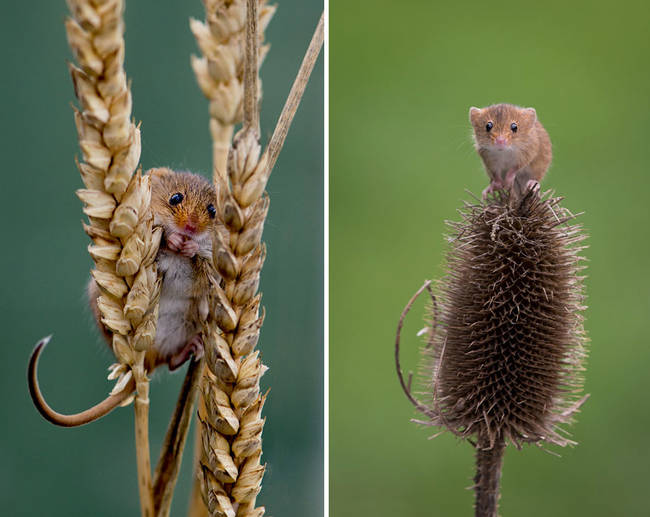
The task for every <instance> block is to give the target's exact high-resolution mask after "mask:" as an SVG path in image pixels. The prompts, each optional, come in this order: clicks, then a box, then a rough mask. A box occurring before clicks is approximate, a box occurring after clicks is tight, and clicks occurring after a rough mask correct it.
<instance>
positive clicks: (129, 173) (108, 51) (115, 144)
mask: <svg viewBox="0 0 650 517" xmlns="http://www.w3.org/2000/svg"><path fill="white" fill-rule="evenodd" d="M68 5H69V7H70V11H71V13H72V16H71V17H69V18H68V19H67V20H66V22H65V26H66V31H67V35H68V42H69V44H70V48H71V49H72V52H73V54H74V56H75V58H76V61H77V65H74V64H70V73H71V74H72V80H73V83H74V90H75V94H76V96H77V99H78V100H79V105H80V109H79V110H75V122H76V126H77V133H78V137H79V146H80V148H81V153H82V158H83V161H82V162H79V163H78V164H77V165H78V167H79V171H80V173H81V177H82V180H83V182H84V185H85V187H86V188H85V189H81V190H78V191H77V195H78V196H79V198H80V199H81V201H83V203H84V209H83V211H84V213H85V214H86V215H87V216H88V224H84V229H85V231H86V233H87V234H88V235H89V236H90V238H91V239H92V241H93V242H92V244H91V245H90V246H89V247H88V251H89V253H90V255H91V257H92V258H93V260H94V262H95V268H94V269H93V271H92V272H91V274H92V276H93V278H94V279H95V281H96V282H97V285H98V286H99V289H100V293H101V294H100V296H99V298H98V301H97V305H98V307H99V310H100V312H101V315H102V322H103V323H104V325H106V327H107V328H109V329H110V330H111V332H112V333H113V343H112V345H113V351H114V353H115V357H116V358H117V360H118V361H119V363H117V364H115V365H113V366H112V367H111V374H110V375H109V379H117V383H116V385H115V387H114V388H113V391H112V393H119V392H120V391H121V390H123V389H124V388H125V387H126V386H127V385H128V384H129V382H130V381H131V380H132V379H133V380H135V385H136V395H135V404H134V405H135V434H136V450H137V464H138V482H139V488H140V500H141V510H142V515H146V516H152V515H153V498H152V486H151V465H150V456H149V432H148V414H149V379H148V378H147V372H146V370H145V368H144V356H145V351H146V350H147V349H148V348H149V347H150V346H151V345H152V343H153V340H154V338H155V333H156V323H157V316H158V297H159V292H160V284H159V281H158V279H157V273H156V266H155V263H154V259H155V257H156V253H157V251H158V246H159V244H160V238H161V233H162V232H161V230H160V229H155V230H154V228H153V216H152V213H151V210H150V206H149V205H150V200H151V190H150V185H149V178H148V177H146V176H142V175H141V173H140V172H139V171H138V172H137V173H135V170H136V168H137V166H138V162H139V160H140V130H139V128H138V127H136V126H135V124H134V123H133V121H132V120H131V92H130V89H129V85H128V84H127V81H126V74H125V72H124V66H123V63H124V37H123V33H124V21H123V11H124V2H123V0H93V1H90V0H69V1H68Z"/></svg>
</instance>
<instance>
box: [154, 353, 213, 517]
mask: <svg viewBox="0 0 650 517" xmlns="http://www.w3.org/2000/svg"><path fill="white" fill-rule="evenodd" d="M203 366H204V361H200V362H197V361H192V362H191V363H190V365H189V367H188V370H187V375H186V376H185V381H184V383H183V387H182V388H181V391H180V394H179V396H178V401H177V403H176V409H175V411H174V415H173V416H172V418H171V421H170V422H169V426H168V428H167V434H166V436H165V442H164V443H163V447H162V449H161V453H160V459H159V460H158V465H157V466H156V472H155V475H154V489H153V492H154V506H155V510H156V513H155V514H156V515H157V516H160V517H166V516H168V515H169V512H170V510H171V503H172V497H173V495H174V487H175V486H176V480H177V479H178V472H179V469H180V465H181V460H182V458H183V450H184V448H185V442H186V440H187V433H188V431H189V427H190V421H191V418H192V413H193V412H192V408H193V407H194V401H195V400H196V395H197V393H198V388H199V381H200V380H201V376H202V373H203Z"/></svg>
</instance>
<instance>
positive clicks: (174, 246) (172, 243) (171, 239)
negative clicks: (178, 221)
mask: <svg viewBox="0 0 650 517" xmlns="http://www.w3.org/2000/svg"><path fill="white" fill-rule="evenodd" d="M183 240H184V239H183V236H182V235H181V234H180V233H172V234H170V235H169V236H168V237H167V247H168V248H169V249H170V250H172V251H180V249H181V247H182V246H183Z"/></svg>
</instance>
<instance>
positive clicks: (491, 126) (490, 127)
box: [485, 122, 494, 132]
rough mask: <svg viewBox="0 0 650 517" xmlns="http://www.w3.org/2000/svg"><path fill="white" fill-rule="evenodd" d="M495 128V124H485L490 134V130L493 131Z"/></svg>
mask: <svg viewBox="0 0 650 517" xmlns="http://www.w3.org/2000/svg"><path fill="white" fill-rule="evenodd" d="M493 127H494V124H492V122H488V123H487V124H485V130H486V131H488V132H489V131H490V129H492V128H493Z"/></svg>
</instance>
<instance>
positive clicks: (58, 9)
mask: <svg viewBox="0 0 650 517" xmlns="http://www.w3.org/2000/svg"><path fill="white" fill-rule="evenodd" d="M278 4H279V9H278V11H277V13H276V15H275V17H274V18H273V20H272V22H271V24H270V26H269V28H268V30H267V40H268V41H269V42H271V44H272V48H271V52H270V53H269V54H268V57H267V58H266V61H265V63H264V65H263V68H262V80H263V86H264V99H263V106H262V114H261V121H262V135H263V139H264V140H267V139H268V137H269V136H270V134H271V132H272V131H273V128H274V126H275V122H276V120H277V117H278V115H279V113H280V110H281V109H282V105H283V104H284V101H285V98H286V96H287V94H288V92H289V89H290V87H291V84H292V81H293V78H294V76H295V73H296V72H297V70H298V67H299V65H300V62H301V60H302V56H303V54H304V51H305V50H306V48H307V45H308V44H309V40H310V38H311V35H312V33H313V30H314V28H315V27H316V23H317V22H318V18H319V16H320V12H321V10H322V1H319V0H313V1H311V0H310V1H308V2H305V1H304V0H282V1H280V2H278ZM66 13H67V8H66V5H65V2H64V1H63V0H58V1H54V2H53V1H39V2H36V3H34V2H3V3H2V15H1V16H0V25H1V27H0V29H1V30H0V47H1V48H2V50H1V51H0V52H1V53H2V66H3V68H2V86H0V90H1V91H2V101H1V102H0V118H1V120H2V125H1V127H0V143H1V144H0V145H1V148H2V158H3V165H2V169H3V171H2V179H3V182H2V190H1V192H2V220H3V221H4V228H5V230H6V231H5V234H4V251H3V253H2V254H1V258H0V261H1V266H0V268H1V270H2V272H3V274H4V280H3V282H2V290H3V296H2V300H1V302H0V303H1V304H2V307H1V310H0V326H1V327H2V328H3V334H4V335H3V339H2V341H3V347H2V350H3V351H2V355H1V358H2V363H3V364H4V367H3V369H2V371H3V375H2V376H0V386H1V387H2V392H3V393H5V397H3V400H4V403H3V404H2V407H3V411H4V412H5V413H4V415H3V424H2V430H1V431H0V433H1V445H0V447H1V449H0V453H1V456H2V461H0V487H1V488H0V508H2V511H0V513H2V514H3V515H7V516H9V515H11V516H18V515H20V516H22V515H30V516H31V515H47V516H55V515H65V516H74V515H93V516H101V515H106V516H108V515H111V516H113V515H138V514H139V504H138V495H137V482H136V466H135V457H134V438H133V411H132V409H131V408H128V409H120V410H117V411H115V412H114V413H112V414H111V415H110V416H108V417H107V418H105V419H103V420H101V421H99V422H96V423H93V424H92V425H90V426H87V427H83V428H78V429H61V428H56V427H54V426H52V425H50V424H49V423H47V422H45V421H44V420H43V419H42V418H41V417H40V416H39V415H38V414H37V412H36V411H35V409H34V408H33V407H32V404H31V401H30V399H29V395H28V392H27V384H26V381H25V369H26V366H27V358H28V356H29V353H30V352H31V349H32V347H33V345H34V344H35V342H36V341H37V340H38V339H39V338H40V337H42V336H44V335H47V334H49V333H54V338H53V340H52V342H51V344H50V346H49V347H48V349H47V350H46V352H45V354H44V356H43V359H42V361H41V379H42V387H43V389H44V392H45V393H46V395H47V397H48V399H49V401H50V402H51V404H52V405H53V406H54V407H55V408H57V409H59V410H62V411H76V410H80V409H83V408H85V407H87V406H88V405H89V404H91V403H95V402H97V401H98V400H100V399H101V398H103V397H104V396H105V395H106V393H107V392H108V390H109V389H110V386H111V384H110V383H109V382H107V381H106V380H105V373H106V367H107V366H108V365H109V364H110V363H111V362H112V360H111V356H110V354H109V352H108V350H107V348H106V346H105V345H104V344H103V342H102V341H101V339H100V338H99V336H98V335H97V332H96V330H95V329H94V328H93V324H92V322H91V317H90V314H89V312H88V310H87V307H86V301H85V298H84V294H83V291H84V285H85V283H86V280H87V277H88V271H89V269H90V266H91V261H90V259H89V256H88V253H87V252H86V246H87V244H88V238H87V237H86V236H85V235H84V233H83V230H82V228H81V224H80V220H81V219H82V212H81V203H80V202H79V200H78V199H77V198H76V196H75V195H74V191H75V189H77V188H80V187H81V186H82V183H81V180H80V178H79V174H78V172H77V171H76V168H75V165H74V160H73V158H74V156H75V154H78V153H79V151H78V146H77V139H76V132H75V128H74V123H73V117H72V110H71V109H70V103H71V102H72V101H73V99H74V97H73V90H72V84H71V80H70V78H69V76H68V71H67V67H66V62H65V61H66V59H70V57H71V56H70V52H69V50H68V47H67V43H66V36H65V32H64V27H63V20H64V17H65V15H66ZM190 16H194V17H197V18H199V19H203V6H202V4H201V2H200V0H193V1H191V2H157V1H155V0H138V1H128V2H127V9H126V29H127V32H126V69H127V74H128V76H129V77H130V78H131V79H132V80H133V99H134V116H135V118H136V119H137V120H141V121H142V164H143V166H144V167H145V168H149V167H151V166H159V165H169V166H172V167H175V168H178V169H190V170H193V171H199V172H202V173H204V174H205V173H208V172H209V170H210V166H211V146H210V136H209V132H208V104H207V101H206V100H205V99H204V97H203V95H202V94H201V93H200V91H199V89H198V87H197V85H196V81H195V79H194V75H193V72H192V70H191V68H190V58H189V56H190V54H191V53H197V52H198V49H197V47H196V44H195V42H194V40H193V37H192V35H191V33H190V30H189V25H188V18H189V17H190ZM268 190H269V194H270V197H271V208H270V212H269V216H268V220H267V224H266V228H265V233H264V240H265V241H266V243H267V246H268V255H267V259H266V264H265V267H264V270H263V272H262V285H261V290H262V291H263V292H264V298H263V304H264V306H265V307H266V309H267V317H266V320H265V324H264V327H263V329H262V335H261V340H260V347H261V350H262V356H263V360H264V362H265V364H267V365H268V366H269V367H270V370H269V371H268V372H267V374H266V375H265V376H264V378H263V380H262V384H263V388H264V389H267V388H272V390H271V393H270V396H269V398H268V400H267V403H266V406H265V409H264V415H265V416H266V418H267V421H266V426H265V429H264V456H263V460H264V461H266V462H267V472H266V476H265V479H264V488H263V491H262V493H261V495H260V497H259V498H258V501H259V503H260V504H262V505H265V506H266V507H267V513H271V514H273V515H296V516H302V515H322V507H323V373H322V372H323V338H322V336H323V317H322V314H323V302H322V300H323V282H322V278H323V59H322V57H321V58H320V60H319V62H318V64H317V66H316V69H315V72H314V75H313V76H312V79H311V82H310V84H309V86H308V88H307V92H306V94H305V97H304V99H303V103H302V105H301V107H300V109H299V110H298V113H297V116H296V119H295V121H294V124H293V127H292V128H291V131H290V132H289V136H288V138H287V143H286V146H285V148H284V150H283V152H282V154H281V155H280V158H279V161H278V163H277V165H276V167H275V171H274V173H273V176H272V178H271V180H270V182H269V186H268ZM183 376H184V370H183V372H182V373H178V374H174V375H170V374H168V373H166V372H160V373H158V374H157V375H156V376H155V378H154V380H153V384H152V388H151V401H152V409H151V444H152V456H153V460H154V462H155V461H156V460H157V455H158V451H159V450H160V445H161V442H162V439H163V436H164V432H165V429H166V425H167V421H168V418H169V415H170V414H171V411H172V409H173V406H174V403H175V399H176V395H177V393H178V389H179V387H180V384H181V383H182V380H183ZM188 452H191V451H188ZM189 459H190V456H186V461H185V462H184V463H183V468H182V472H181V475H180V481H179V485H178V489H177V492H176V497H175V498H174V506H173V509H172V510H173V511H172V515H184V514H185V509H186V505H187V500H188V496H189V490H190V482H191V479H190V478H191V468H190V464H191V462H190V461H189Z"/></svg>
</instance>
